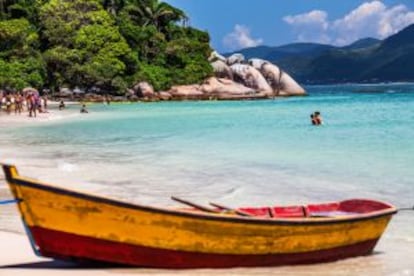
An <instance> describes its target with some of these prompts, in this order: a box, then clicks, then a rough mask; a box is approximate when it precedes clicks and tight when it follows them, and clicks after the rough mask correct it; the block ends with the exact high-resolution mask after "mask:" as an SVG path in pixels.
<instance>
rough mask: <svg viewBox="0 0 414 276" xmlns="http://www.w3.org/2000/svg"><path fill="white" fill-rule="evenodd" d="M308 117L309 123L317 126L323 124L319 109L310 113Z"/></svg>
mask: <svg viewBox="0 0 414 276" xmlns="http://www.w3.org/2000/svg"><path fill="white" fill-rule="evenodd" d="M310 118H311V123H312V125H314V126H319V125H322V124H323V121H322V116H321V113H320V112H319V111H315V112H314V113H312V114H311V115H310Z"/></svg>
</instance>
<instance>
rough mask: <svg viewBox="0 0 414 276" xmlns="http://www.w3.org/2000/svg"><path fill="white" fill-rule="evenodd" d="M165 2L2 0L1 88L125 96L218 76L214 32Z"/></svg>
mask: <svg viewBox="0 0 414 276" xmlns="http://www.w3.org/2000/svg"><path fill="white" fill-rule="evenodd" d="M187 21H188V18H187V16H186V15H185V13H184V12H183V11H181V10H180V9H177V8H175V7H173V6H171V5H169V4H167V3H164V2H159V1H157V0H15V1H11V0H0V88H10V89H21V88H23V87H25V86H35V87H38V88H42V87H48V88H51V89H52V90H57V89H59V88H60V87H62V86H66V87H75V86H78V87H82V88H84V89H86V90H88V89H91V88H94V89H96V88H99V89H100V90H101V91H105V93H108V92H109V93H111V92H113V93H124V92H125V90H126V88H127V87H131V86H132V85H133V84H135V83H136V82H138V81H148V82H149V83H151V84H152V85H153V86H154V88H155V89H156V90H162V89H167V88H168V87H170V86H171V85H172V84H189V83H197V82H200V81H201V80H203V79H204V78H206V77H207V76H209V75H211V74H212V68H211V66H210V64H209V63H208V61H207V57H208V55H209V54H210V52H211V49H210V46H209V40H210V38H209V35H208V33H206V32H203V31H200V30H197V29H194V28H192V27H189V26H187Z"/></svg>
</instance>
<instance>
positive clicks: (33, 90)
mask: <svg viewBox="0 0 414 276" xmlns="http://www.w3.org/2000/svg"><path fill="white" fill-rule="evenodd" d="M22 92H23V93H34V94H39V91H37V89H36V88H33V87H25V88H23V90H22Z"/></svg>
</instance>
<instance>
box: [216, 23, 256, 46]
mask: <svg viewBox="0 0 414 276" xmlns="http://www.w3.org/2000/svg"><path fill="white" fill-rule="evenodd" d="M262 43H263V39H261V38H258V39H254V38H252V37H251V34H250V30H249V28H247V27H246V26H243V25H239V24H236V25H235V26H234V30H233V32H231V33H229V34H227V35H226V36H225V37H224V39H223V44H224V46H225V47H226V48H228V49H229V50H236V49H240V48H247V47H255V46H257V45H259V44H262Z"/></svg>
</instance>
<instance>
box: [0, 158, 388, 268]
mask: <svg viewBox="0 0 414 276" xmlns="http://www.w3.org/2000/svg"><path fill="white" fill-rule="evenodd" d="M3 169H4V171H5V174H6V180H7V182H8V184H9V186H10V189H11V191H12V193H13V195H14V196H15V198H16V199H18V200H20V202H19V203H18V207H19V210H20V213H21V216H22V219H23V222H24V223H25V225H27V227H28V229H29V236H30V237H31V238H32V240H33V244H34V247H35V249H36V250H38V251H39V253H40V255H42V256H45V257H52V258H57V259H69V260H79V261H88V260H90V261H101V262H109V263H119V264H125V265H133V266H146V267H164V268H201V267H236V266H245V267H247V266H274V265H286V264H303V263H315V262H323V261H333V260H338V259H341V258H346V257H352V256H360V255H366V254H369V253H370V252H372V250H373V248H374V247H375V245H376V243H377V241H378V239H379V238H380V236H381V234H382V233H383V231H384V230H385V228H386V226H387V224H388V222H389V220H390V219H391V217H392V215H393V214H394V213H396V209H395V208H394V207H393V206H391V205H389V204H386V203H382V202H378V201H370V200H355V201H349V202H350V206H352V205H353V204H354V205H355V204H359V205H360V206H359V205H358V206H356V207H355V208H357V209H358V208H359V209H361V208H362V209H361V210H365V209H368V210H370V209H372V208H374V210H370V211H369V212H364V213H360V214H354V215H344V216H336V217H296V218H278V217H275V218H265V217H241V216H237V215H234V214H233V215H229V214H227V215H223V214H210V213H204V212H196V211H194V210H193V211H188V210H187V211H185V210H179V209H163V208H154V207H148V206H140V205H134V204H130V203H125V202H121V201H116V200H112V199H107V198H103V197H98V196H93V195H89V194H85V193H79V192H75V191H71V190H67V189H63V188H59V187H56V186H52V185H47V184H43V183H40V182H38V181H35V180H33V179H29V178H25V177H22V176H20V175H19V174H18V173H17V170H16V168H15V167H14V166H9V165H3ZM364 204H365V205H364ZM309 206H310V205H309ZM317 206H319V205H317ZM321 206H329V205H321ZM361 206H362V207H361ZM377 207H378V210H376V209H375V208H377ZM314 209H315V208H314ZM351 211H352V210H351Z"/></svg>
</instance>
